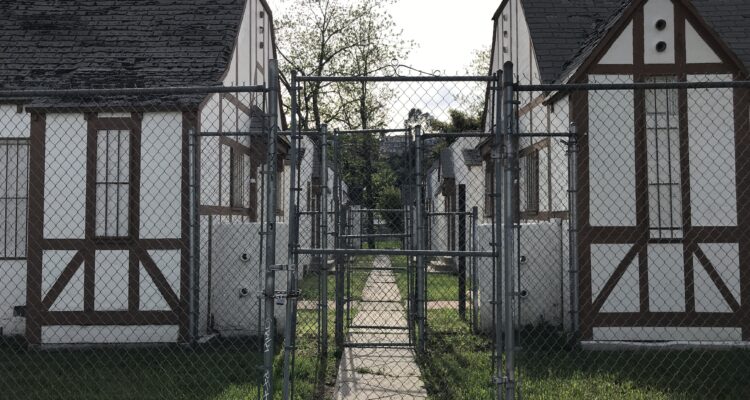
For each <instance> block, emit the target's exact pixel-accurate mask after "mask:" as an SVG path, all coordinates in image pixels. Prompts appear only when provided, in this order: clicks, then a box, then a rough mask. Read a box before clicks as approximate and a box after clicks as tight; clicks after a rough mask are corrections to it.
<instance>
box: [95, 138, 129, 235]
mask: <svg viewBox="0 0 750 400" xmlns="http://www.w3.org/2000/svg"><path fill="white" fill-rule="evenodd" d="M130 135H131V131H129V130H100V131H98V132H97V135H96V236H98V237H112V238H122V237H128V236H129V235H130V227H129V216H130V139H131V138H130Z"/></svg>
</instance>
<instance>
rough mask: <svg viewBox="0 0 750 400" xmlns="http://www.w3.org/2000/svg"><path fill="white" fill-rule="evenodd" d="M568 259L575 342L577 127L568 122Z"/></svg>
mask: <svg viewBox="0 0 750 400" xmlns="http://www.w3.org/2000/svg"><path fill="white" fill-rule="evenodd" d="M568 140H569V141H568V174H569V175H568V208H569V209H570V218H569V220H568V229H569V231H568V261H569V263H570V265H569V267H570V322H571V325H570V327H571V330H572V331H573V342H574V343H577V342H578V339H579V332H580V326H579V323H580V311H579V304H578V293H579V288H578V273H579V271H578V206H577V204H578V128H577V127H576V125H575V123H571V124H570V138H569V139H568Z"/></svg>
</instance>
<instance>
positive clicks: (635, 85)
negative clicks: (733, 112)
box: [514, 81, 750, 92]
mask: <svg viewBox="0 0 750 400" xmlns="http://www.w3.org/2000/svg"><path fill="white" fill-rule="evenodd" d="M727 88H750V81H724V82H632V83H567V84H542V85H522V84H516V85H514V89H515V90H516V91H520V92H575V91H598V90H638V89H727Z"/></svg>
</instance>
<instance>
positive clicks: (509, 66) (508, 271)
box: [503, 62, 518, 399]
mask: <svg viewBox="0 0 750 400" xmlns="http://www.w3.org/2000/svg"><path fill="white" fill-rule="evenodd" d="M503 95H504V99H503V107H504V114H505V118H504V119H505V121H504V122H505V124H504V129H505V152H506V156H505V177H504V185H503V197H504V198H505V203H504V207H503V209H504V212H503V247H504V250H505V252H504V253H503V275H504V276H503V280H504V286H503V291H504V292H505V293H504V297H505V304H503V306H504V315H505V320H504V322H505V332H504V333H505V379H504V380H505V382H504V384H505V398H506V399H513V398H514V397H515V364H514V362H515V357H514V356H515V355H514V351H515V338H514V329H515V326H514V318H513V306H514V304H515V299H514V296H515V291H514V287H513V267H514V264H515V261H516V259H515V256H514V251H513V249H514V246H515V244H514V239H515V225H516V210H517V209H518V204H516V202H517V198H516V196H515V195H514V194H515V191H516V190H515V187H516V172H517V171H518V136H516V135H515V133H516V132H515V128H516V121H515V115H514V113H515V107H514V104H515V96H514V93H513V63H510V62H508V63H505V68H504V71H503Z"/></svg>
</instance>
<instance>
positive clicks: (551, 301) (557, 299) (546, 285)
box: [477, 220, 570, 331]
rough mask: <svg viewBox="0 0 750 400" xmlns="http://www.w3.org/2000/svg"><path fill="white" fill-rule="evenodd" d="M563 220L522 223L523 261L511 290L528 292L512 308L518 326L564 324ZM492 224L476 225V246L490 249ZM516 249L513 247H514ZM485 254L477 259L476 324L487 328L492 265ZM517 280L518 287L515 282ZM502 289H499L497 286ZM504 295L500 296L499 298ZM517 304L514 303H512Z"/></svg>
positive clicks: (565, 263) (565, 261)
mask: <svg viewBox="0 0 750 400" xmlns="http://www.w3.org/2000/svg"><path fill="white" fill-rule="evenodd" d="M567 229H568V227H567V224H566V223H562V222H561V221H560V220H552V221H550V222H542V223H533V224H522V227H521V233H520V240H521V242H520V245H521V249H520V251H521V253H520V255H521V256H524V257H526V262H525V263H523V264H521V265H520V266H516V268H515V269H514V281H513V285H514V290H516V291H519V292H520V291H523V290H526V291H527V292H528V296H527V297H526V298H524V299H521V300H520V304H519V307H518V308H517V309H516V310H517V311H516V313H517V314H516V318H519V314H520V319H518V320H517V321H518V322H519V323H520V324H521V325H522V326H528V325H531V326H540V325H554V326H568V323H569V321H568V315H567V314H566V311H567V310H568V309H569V304H568V302H569V296H570V293H569V291H568V290H569V284H568V280H569V275H568V274H567V272H568V269H569V268H568V257H567V252H568V239H567ZM491 232H492V226H491V225H480V226H479V227H478V229H477V237H478V249H479V250H480V251H491V250H492V249H491V247H490V243H491V242H492V241H493V240H492V233H491ZM514 253H516V250H514ZM492 264H493V263H492V260H491V259H489V258H480V259H478V263H477V266H478V267H477V275H478V281H479V291H480V294H479V304H480V305H479V314H480V326H481V328H482V329H483V330H485V331H489V330H491V329H492V328H493V327H492V321H493V319H492V312H493V311H492V304H491V301H492V299H493V287H494V283H493V282H494V278H493V268H497V271H500V267H499V266H494V267H493V265H492ZM519 282H520V287H519V286H518V283H519ZM501 293H502V290H501ZM504 300H505V298H504V297H503V301H504ZM516 304H518V303H516Z"/></svg>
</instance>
